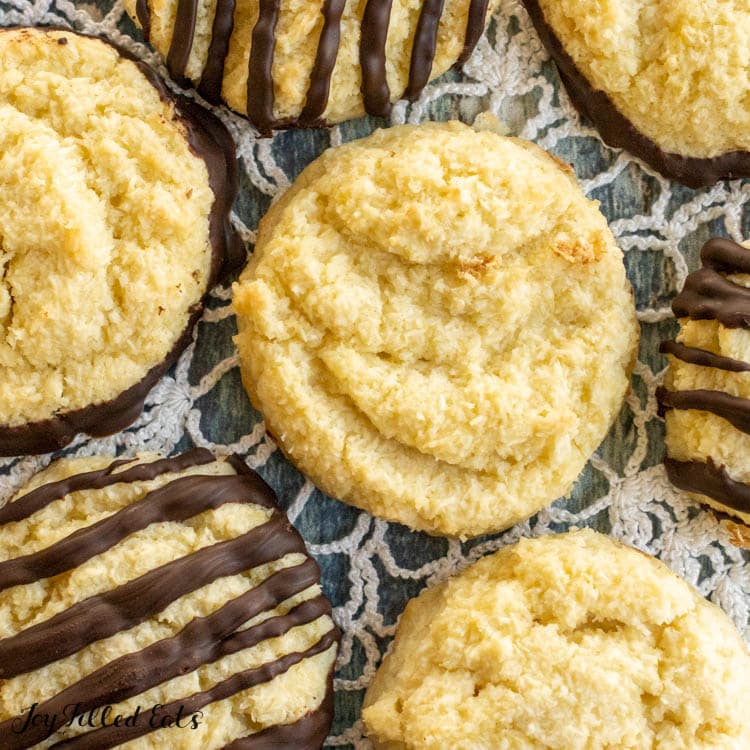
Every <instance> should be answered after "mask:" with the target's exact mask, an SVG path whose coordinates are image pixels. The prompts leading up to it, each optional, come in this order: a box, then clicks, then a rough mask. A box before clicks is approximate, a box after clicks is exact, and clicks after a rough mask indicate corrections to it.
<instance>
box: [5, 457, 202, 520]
mask: <svg viewBox="0 0 750 750" xmlns="http://www.w3.org/2000/svg"><path fill="white" fill-rule="evenodd" d="M215 460H216V459H215V458H214V457H213V455H212V454H211V452H210V451H207V450H206V449H205V448H194V449H193V450H191V451H188V452H187V453H183V454H182V455H180V456H175V457H174V458H162V459H159V460H158V461H152V462H151V463H143V464H136V465H135V466H133V467H132V468H130V469H125V470H124V471H120V472H118V473H113V472H114V471H115V469H118V468H120V467H121V466H124V465H125V464H128V463H130V462H131V461H133V459H131V458H125V459H119V460H117V461H113V462H112V463H111V464H110V465H109V466H105V467H104V468H103V469H97V470H96V471H87V472H86V473H84V474H76V475H75V476H72V477H68V478H67V479H60V480H59V481H57V482H49V483H48V484H43V485H41V487H37V488H36V489H33V490H31V492H27V493H26V494H25V495H22V496H21V497H19V498H18V500H16V501H14V502H12V503H8V504H7V505H5V506H4V507H2V508H0V526H1V525H3V524H6V523H12V522H14V521H22V520H24V519H25V518H28V517H29V516H31V515H33V514H34V513H36V512H37V511H40V510H41V509H42V508H45V507H46V506H47V505H49V504H50V503H52V502H54V501H55V500H60V499H61V498H63V497H65V495H69V494H70V493H71V492H80V491H81V490H101V489H104V488H105V487H110V486H112V485H113V484H120V483H121V482H148V481H150V480H152V479H156V477H158V476H161V475H162V474H168V473H170V472H173V473H178V472H182V471H185V469H189V468H190V467H191V466H200V465H202V464H208V463H212V462H213V461H215Z"/></svg>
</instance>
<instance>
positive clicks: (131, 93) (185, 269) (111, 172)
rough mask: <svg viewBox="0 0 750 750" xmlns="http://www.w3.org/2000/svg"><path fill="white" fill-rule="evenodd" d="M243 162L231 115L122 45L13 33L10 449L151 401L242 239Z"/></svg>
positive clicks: (7, 278)
mask: <svg viewBox="0 0 750 750" xmlns="http://www.w3.org/2000/svg"><path fill="white" fill-rule="evenodd" d="M234 170H235V166H234V147H233V145H232V142H231V139H230V137H229V135H228V133H227V132H226V130H225V129H224V127H223V126H222V125H221V123H220V122H219V121H218V120H217V119H216V118H214V117H213V116H212V115H211V114H210V113H208V112H205V111H204V110H201V109H200V108H198V107H196V106H195V105H193V104H189V103H187V102H185V103H177V102H176V101H175V100H174V98H173V97H171V96H170V95H169V93H168V92H167V90H166V89H165V88H164V86H163V85H162V83H161V82H160V81H159V80H158V79H157V78H156V77H155V75H154V74H153V73H152V72H151V71H149V70H148V69H147V68H146V67H145V66H143V65H141V64H140V63H136V62H134V61H132V60H130V59H126V58H124V57H123V56H122V55H121V54H120V53H119V52H118V51H117V50H116V49H115V48H114V47H112V46H111V45H109V44H107V43H105V42H104V41H101V40H98V39H93V38H90V37H84V36H80V35H77V34H74V33H72V32H68V31H58V30H43V29H11V30H5V31H2V32H0V369H2V373H3V377H2V380H1V381H0V454H4V455H16V454H21V453H29V452H40V451H46V450H53V449H55V448H58V447H61V446H62V445H64V444H65V443H67V442H68V441H69V440H70V439H71V438H72V437H73V435H74V434H75V433H76V432H78V431H88V432H89V433H91V434H95V435H102V434H108V433H111V432H116V431H117V430H119V429H122V428H123V427H124V426H126V425H127V424H129V423H130V422H132V421H133V420H134V419H135V418H136V417H137V416H138V414H139V413H140V410H141V408H142V405H143V400H144V398H145V396H146V393H147V392H148V390H149V389H150V388H151V386H152V385H153V384H154V382H155V381H156V380H157V379H158V377H159V376H160V375H161V374H162V373H163V372H164V371H165V370H166V369H167V367H168V366H169V365H170V364H171V363H172V362H173V361H174V360H175V359H176V357H177V355H178V354H179V352H180V351H181V349H182V348H184V346H186V345H187V343H188V341H189V335H190V327H191V325H192V323H193V322H194V321H195V320H196V318H197V315H198V314H199V312H200V304H201V298H202V296H203V295H204V293H205V292H206V290H207V289H208V288H209V287H210V286H212V285H213V283H214V282H215V280H216V278H217V274H218V272H219V269H220V267H221V266H222V264H223V263H224V262H225V259H226V257H227V255H228V252H229V251H232V253H235V251H236V250H237V238H236V237H235V236H234V235H233V234H232V232H231V228H230V226H229V224H228V213H229V209H230V208H231V203H232V200H233V198H234V195H235V193H236V189H237V186H236V177H235V175H234Z"/></svg>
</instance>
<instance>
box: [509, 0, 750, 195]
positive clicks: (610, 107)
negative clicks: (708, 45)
mask: <svg viewBox="0 0 750 750" xmlns="http://www.w3.org/2000/svg"><path fill="white" fill-rule="evenodd" d="M524 4H525V5H526V10H528V12H529V15H530V16H531V20H532V21H533V22H534V26H535V27H536V30H537V33H538V34H539V36H540V37H541V40H542V42H543V43H544V46H545V47H546V48H547V51H548V52H549V54H550V55H551V57H552V59H553V60H554V61H555V63H556V65H557V68H558V70H559V71H560V78H561V79H562V81H563V83H564V84H565V87H566V88H567V90H568V93H569V94H570V98H571V99H572V101H573V104H575V106H576V108H577V109H578V110H579V111H580V112H582V113H583V114H584V115H585V116H586V117H588V118H589V119H590V120H591V121H592V122H593V123H594V125H595V126H596V128H597V130H598V131H599V134H600V135H601V137H602V139H603V140H604V142H605V143H607V144H609V145H610V146H612V147H613V148H624V149H626V150H627V151H630V153H631V154H635V156H637V157H639V158H641V159H643V161H645V162H648V163H649V164H650V165H651V166H652V167H653V168H654V169H656V170H657V171H658V172H661V173H662V174H663V175H664V176H665V177H670V178H672V179H675V180H677V181H678V182H681V183H682V184H683V185H687V186H688V187H692V188H699V187H705V186H706V185H713V184H714V183H715V182H718V181H719V180H724V179H735V178H737V177H747V176H750V153H748V152H746V151H730V152H729V153H726V154H721V155H720V156H716V157H713V158H703V159H701V158H696V157H691V156H682V155H681V154H675V153H670V152H668V151H664V150H663V149H661V148H659V146H657V145H656V143H654V142H653V141H652V140H651V139H649V138H647V137H646V136H645V135H643V133H641V132H640V131H639V130H637V129H636V128H635V126H634V125H633V124H632V123H631V122H630V121H629V120H628V119H627V118H626V117H625V116H624V115H623V114H621V113H620V111H619V110H618V109H617V106H616V105H615V103H614V102H613V101H612V100H611V99H610V98H609V96H607V94H605V93H604V92H603V91H599V90H598V89H595V88H594V87H593V86H592V85H591V83H589V81H588V79H587V78H586V76H584V74H583V73H582V72H581V71H580V70H579V69H578V66H577V65H576V64H575V62H574V61H573V58H571V57H570V55H569V54H568V53H567V52H566V50H565V48H564V47H563V45H562V44H561V43H560V40H559V39H558V38H557V36H555V33H554V31H553V30H552V28H551V27H550V26H549V24H548V23H547V21H546V20H545V18H544V12H543V11H542V9H541V7H540V6H539V0H524Z"/></svg>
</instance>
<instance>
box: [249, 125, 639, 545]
mask: <svg viewBox="0 0 750 750" xmlns="http://www.w3.org/2000/svg"><path fill="white" fill-rule="evenodd" d="M234 307H235V310H236V312H237V318H238V328H239V333H238V335H237V337H236V342H237V345H238V348H239V352H240V358H241V370H242V377H243V382H244V384H245V387H246V389H247V391H248V393H249V395H250V399H251V400H252V402H253V404H254V405H255V406H256V408H258V409H259V410H260V411H261V412H262V413H263V415H264V418H265V422H266V426H267V428H268V430H269V431H270V433H271V434H272V435H273V436H274V437H275V439H276V440H277V441H278V443H279V445H280V447H281V448H282V450H283V451H284V452H285V453H286V455H287V456H288V457H289V459H290V460H291V461H292V462H293V463H294V464H296V465H297V467H299V468H300V469H301V470H302V471H303V472H304V473H306V474H307V475H308V476H309V477H310V478H311V479H312V480H313V481H314V482H315V483H316V484H317V485H318V486H319V487H321V488H322V489H323V490H324V491H325V492H327V493H328V494H330V495H331V496H333V497H335V498H339V499H341V500H344V501H346V502H349V503H352V504H353V505H356V506H358V507H360V508H364V509H365V510H368V511H370V512H372V513H374V514H375V515H379V516H383V517H385V518H387V519H389V520H393V521H399V522H401V523H404V524H406V525H408V526H410V527H412V528H414V529H421V530H425V531H428V532H430V533H435V534H445V535H457V536H461V537H470V536H477V535H480V534H485V533H488V532H493V531H497V530H499V529H503V528H506V527H508V526H510V525H512V524H514V523H516V522H518V521H520V520H522V519H525V518H527V517H529V516H530V515H532V514H533V513H535V512H536V511H538V510H539V509H540V508H542V507H544V506H545V505H548V504H549V503H551V502H552V501H553V500H555V499H556V498H558V497H560V496H562V495H564V494H565V493H566V492H568V491H569V490H570V488H571V486H572V484H573V482H574V481H575V479H576V477H577V476H578V474H579V472H580V471H581V469H582V468H583V466H584V465H585V463H586V461H587V460H588V458H589V456H590V455H591V454H592V453H593V451H594V450H595V449H596V448H597V446H598V445H599V443H600V442H601V441H602V439H603V438H604V436H605V435H606V433H607V431H608V429H609V427H610V426H611V424H612V422H613V421H614V419H615V417H616V416H617V414H618V412H619V410H620V407H621V404H622V400H623V397H624V394H625V392H626V389H627V387H628V376H629V371H630V368H631V365H632V363H633V360H634V357H635V349H636V344H637V339H638V335H637V323H636V319H635V310H634V305H633V298H632V292H631V289H630V286H629V284H628V282H627V280H626V278H625V271H624V267H623V259H622V253H621V251H620V250H619V249H618V247H617V245H616V244H615V241H614V238H613V236H612V233H611V232H610V230H609V228H608V226H607V223H606V221H605V219H604V217H603V216H602V215H601V213H600V212H599V210H598V204H596V203H595V202H593V201H589V200H587V199H586V198H585V197H584V195H583V194H582V193H581V190H580V188H579V187H578V185H577V183H576V181H575V179H574V178H573V176H572V173H571V171H570V169H569V168H568V167H567V165H563V164H561V163H560V162H558V161H557V160H555V159H554V158H552V157H550V156H549V155H548V154H546V153H545V152H544V151H542V150H541V149H539V148H537V147H536V146H534V145H533V144H530V143H528V142H524V141H520V140H517V139H511V138H504V137H502V136H500V135H497V134H496V133H494V132H490V131H477V130H475V129H473V128H471V127H468V126H466V125H462V124H460V123H457V122H452V123H443V124H434V123H433V124H425V125H421V126H402V127H395V128H390V129H388V130H380V131H377V132H376V133H374V134H373V135H371V136H369V137H368V138H365V139H363V140H360V141H354V142H351V143H348V144H346V145H344V146H341V147H338V148H334V149H329V150H328V151H326V152H325V153H324V154H323V155H322V156H321V157H320V158H319V159H317V160H316V161H315V162H314V163H313V164H312V165H310V166H309V167H308V168H307V169H306V170H305V171H304V172H303V173H302V174H301V176H300V177H299V178H298V179H297V181H296V182H295V183H294V185H293V186H292V188H291V189H290V190H289V191H288V192H287V193H286V194H285V195H284V196H283V197H282V198H281V199H280V200H279V201H278V202H277V203H276V204H275V205H274V206H273V207H272V208H271V210H270V211H269V213H268V214H267V215H266V217H265V218H264V219H263V221H262V222H261V226H260V230H259V235H258V241H257V244H256V247H255V252H254V254H253V256H252V258H251V260H250V262H249V264H248V266H247V268H246V270H245V271H244V272H243V274H242V276H241V278H240V280H239V282H238V283H236V284H235V286H234Z"/></svg>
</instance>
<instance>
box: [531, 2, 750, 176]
mask: <svg viewBox="0 0 750 750" xmlns="http://www.w3.org/2000/svg"><path fill="white" fill-rule="evenodd" d="M524 3H525V5H526V8H527V10H528V11H529V13H530V15H531V18H532V20H533V21H534V24H535V26H536V28H537V30H538V32H539V34H540V36H541V38H542V41H543V42H544V44H545V46H546V47H547V50H548V51H549V53H550V54H551V55H552V57H553V59H554V60H555V62H556V63H557V67H558V69H559V70H560V75H561V77H562V79H563V82H564V83H565V85H566V87H567V89H568V92H569V93H570V96H571V98H572V100H573V102H574V104H575V105H576V106H577V107H578V109H579V110H580V111H581V112H582V113H583V114H585V115H586V116H588V117H589V118H590V119H591V120H592V121H593V123H594V125H595V126H596V127H597V128H598V130H599V132H600V133H601V135H602V138H603V139H604V140H605V141H606V142H607V143H608V144H609V145H611V146H615V147H618V148H625V149H627V150H628V151H630V152H631V153H633V154H635V155H636V156H638V157H639V158H641V159H643V160H644V161H645V162H648V163H649V164H650V165H651V166H652V167H653V168H654V169H656V170H657V171H659V172H661V173H662V174H663V175H665V176H666V177H670V178H672V179H675V180H678V181H679V182H682V183H684V184H685V185H688V186H690V187H701V186H703V185H711V184H713V183H715V182H716V181H717V180H721V179H725V178H734V177H743V176H748V175H750V153H748V152H749V151H750V109H748V107H747V99H748V96H750V84H749V81H750V76H749V74H750V47H748V44H747V38H748V35H749V34H750V6H748V4H747V3H744V2H737V1H734V0H733V1H731V2H723V1H722V0H704V1H703V2H699V3H697V2H693V0H656V2H649V3H645V2H643V1H642V0H639V1H638V2H633V0H604V2H598V3H582V2H580V1H579V0H524Z"/></svg>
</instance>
